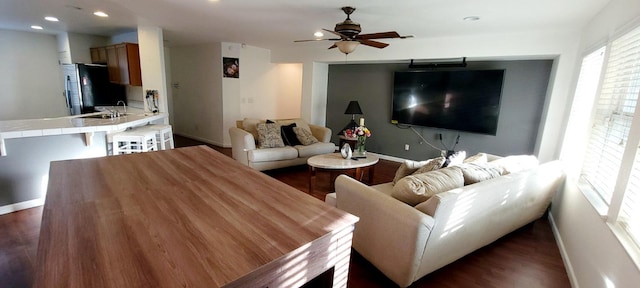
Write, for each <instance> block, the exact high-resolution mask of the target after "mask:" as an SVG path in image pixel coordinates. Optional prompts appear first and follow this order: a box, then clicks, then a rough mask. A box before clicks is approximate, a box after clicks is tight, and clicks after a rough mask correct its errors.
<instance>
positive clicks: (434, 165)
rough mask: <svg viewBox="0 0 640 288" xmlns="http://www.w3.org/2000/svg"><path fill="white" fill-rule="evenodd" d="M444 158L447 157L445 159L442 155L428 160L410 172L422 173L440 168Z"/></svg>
mask: <svg viewBox="0 0 640 288" xmlns="http://www.w3.org/2000/svg"><path fill="white" fill-rule="evenodd" d="M446 160H447V159H445V158H444V157H438V158H433V159H431V160H429V163H427V164H426V165H423V166H422V167H420V168H418V170H416V171H415V172H413V173H412V174H422V173H426V172H429V171H433V170H438V169H440V168H442V165H444V161H446Z"/></svg>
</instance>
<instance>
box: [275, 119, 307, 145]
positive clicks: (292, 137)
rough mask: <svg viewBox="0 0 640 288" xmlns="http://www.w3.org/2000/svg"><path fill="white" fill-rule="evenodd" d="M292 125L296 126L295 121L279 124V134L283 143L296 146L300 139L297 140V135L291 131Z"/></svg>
mask: <svg viewBox="0 0 640 288" xmlns="http://www.w3.org/2000/svg"><path fill="white" fill-rule="evenodd" d="M294 127H297V126H296V123H291V124H289V125H282V126H280V134H281V135H282V141H284V145H287V146H296V145H301V144H302V143H300V140H298V136H296V133H295V132H293V128H294Z"/></svg>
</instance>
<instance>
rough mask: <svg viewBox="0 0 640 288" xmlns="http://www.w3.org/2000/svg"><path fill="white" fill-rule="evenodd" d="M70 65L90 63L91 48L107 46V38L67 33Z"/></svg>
mask: <svg viewBox="0 0 640 288" xmlns="http://www.w3.org/2000/svg"><path fill="white" fill-rule="evenodd" d="M67 39H68V41H69V49H70V50H69V52H70V54H71V62H70V63H67V64H71V63H91V50H90V48H91V47H100V46H106V45H109V38H108V37H103V36H95V35H87V34H78V33H67Z"/></svg>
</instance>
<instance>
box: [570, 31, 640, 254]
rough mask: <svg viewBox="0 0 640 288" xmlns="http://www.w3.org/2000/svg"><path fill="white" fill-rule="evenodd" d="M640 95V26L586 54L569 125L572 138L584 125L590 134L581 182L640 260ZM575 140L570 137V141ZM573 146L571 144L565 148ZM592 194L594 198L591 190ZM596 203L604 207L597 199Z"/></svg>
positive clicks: (582, 156) (582, 155) (582, 153)
mask: <svg viewBox="0 0 640 288" xmlns="http://www.w3.org/2000/svg"><path fill="white" fill-rule="evenodd" d="M639 94H640V27H636V28H635V29H634V30H632V31H630V32H628V33H626V34H624V35H622V36H620V37H618V38H616V39H614V40H613V41H611V42H610V43H609V44H608V45H607V46H605V47H601V48H600V49H597V50H596V51H594V52H592V53H590V54H589V55H587V56H585V57H584V58H583V60H582V66H581V69H580V75H579V77H578V83H577V86H576V92H575V97H574V104H573V107H572V110H571V115H570V119H569V125H568V127H567V138H569V137H572V136H575V135H573V134H570V132H572V130H574V129H575V130H578V131H579V130H580V129H582V131H584V133H583V134H582V135H584V137H579V139H586V141H583V142H586V143H585V144H583V146H584V147H583V148H582V149H577V150H579V151H580V152H577V153H578V154H580V157H578V158H574V159H580V160H581V161H578V162H580V163H581V166H580V168H579V169H580V177H579V182H580V184H581V185H580V186H581V187H585V186H586V187H587V189H585V190H589V191H585V194H595V195H597V197H596V198H599V199H600V202H601V203H602V204H599V205H601V207H604V209H598V210H599V211H600V212H602V213H603V214H606V215H607V222H608V223H609V224H610V226H612V227H614V231H616V235H617V236H619V238H621V237H622V238H625V240H622V239H621V242H623V244H625V247H626V248H627V250H628V251H630V254H632V257H633V258H634V259H635V260H636V262H637V263H638V265H640V257H638V255H640V149H639V147H638V146H639V145H640V108H638V107H637V102H638V95H639ZM572 133H573V132H572ZM570 135H572V136H570ZM574 141H575V140H574ZM570 142H571V141H568V140H565V145H567V144H568V143H570ZM576 143H577V142H574V143H572V144H576ZM569 147H571V148H569ZM572 148H573V147H572V146H571V145H567V146H565V150H571V149H572ZM574 153H575V152H574ZM569 154H570V153H569ZM587 198H590V201H592V202H593V200H591V199H592V198H591V197H589V195H588V196H587ZM594 206H596V208H598V205H597V204H594ZM601 210H604V211H601ZM617 231H622V232H621V233H618V232H617ZM620 234H623V235H620ZM628 243H631V245H629V244H628Z"/></svg>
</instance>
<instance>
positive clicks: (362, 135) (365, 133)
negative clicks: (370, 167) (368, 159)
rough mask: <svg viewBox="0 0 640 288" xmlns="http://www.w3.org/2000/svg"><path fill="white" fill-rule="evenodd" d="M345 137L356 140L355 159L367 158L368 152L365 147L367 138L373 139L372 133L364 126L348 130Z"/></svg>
mask: <svg viewBox="0 0 640 288" xmlns="http://www.w3.org/2000/svg"><path fill="white" fill-rule="evenodd" d="M344 135H345V136H346V137H347V138H349V139H355V140H356V147H355V149H354V152H353V157H365V156H366V154H367V151H366V150H365V148H364V146H365V143H366V141H367V138H369V137H371V131H370V130H369V128H367V127H364V125H360V126H357V127H355V128H353V129H347V130H345V131H344Z"/></svg>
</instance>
